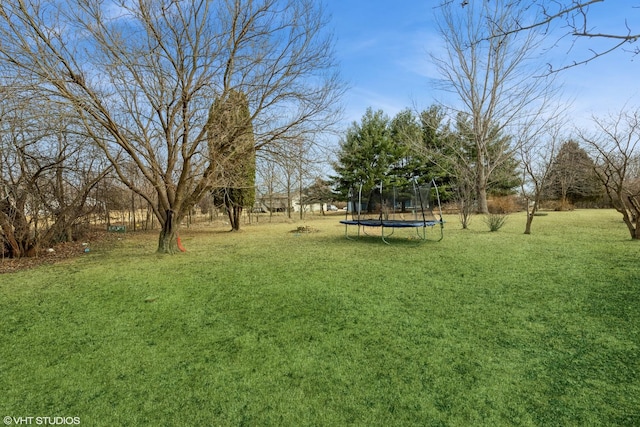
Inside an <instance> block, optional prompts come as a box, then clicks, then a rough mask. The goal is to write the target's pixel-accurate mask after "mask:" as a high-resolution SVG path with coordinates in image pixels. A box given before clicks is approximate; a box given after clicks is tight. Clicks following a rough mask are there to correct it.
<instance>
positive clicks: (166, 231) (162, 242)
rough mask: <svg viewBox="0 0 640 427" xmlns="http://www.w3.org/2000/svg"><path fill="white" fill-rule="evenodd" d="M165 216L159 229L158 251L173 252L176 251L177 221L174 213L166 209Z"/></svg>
mask: <svg viewBox="0 0 640 427" xmlns="http://www.w3.org/2000/svg"><path fill="white" fill-rule="evenodd" d="M165 214H166V218H165V220H164V224H163V225H162V230H160V238H159V239H158V253H163V254H175V253H177V252H178V225H179V223H178V221H177V218H176V217H175V213H174V212H173V211H172V210H171V209H168V210H167V211H166V212H165Z"/></svg>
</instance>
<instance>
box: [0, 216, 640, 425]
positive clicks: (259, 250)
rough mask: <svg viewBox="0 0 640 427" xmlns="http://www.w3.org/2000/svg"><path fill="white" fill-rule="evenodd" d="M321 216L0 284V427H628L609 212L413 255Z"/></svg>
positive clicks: (638, 388)
mask: <svg viewBox="0 0 640 427" xmlns="http://www.w3.org/2000/svg"><path fill="white" fill-rule="evenodd" d="M338 219H339V217H328V218H318V219H315V220H312V221H311V220H310V221H307V222H304V223H303V222H295V223H280V224H267V223H259V224H257V225H252V226H248V227H245V229H244V231H243V232H240V233H228V232H226V231H224V230H223V229H220V228H214V227H210V228H201V229H198V230H183V232H182V241H183V243H184V245H185V246H186V247H187V250H188V252H187V253H185V254H178V255H175V256H166V255H157V254H155V253H154V250H155V248H156V245H157V235H156V234H126V235H123V236H122V237H123V239H122V240H120V241H117V242H116V243H115V244H113V243H111V244H109V245H108V246H101V245H99V244H96V245H92V247H91V249H92V250H91V252H90V253H89V254H86V255H82V256H80V257H78V258H76V259H73V260H68V261H65V262H63V263H58V264H54V265H43V266H40V267H38V268H36V269H33V270H30V271H20V272H16V273H8V274H3V275H0V342H1V343H2V345H1V346H0V416H2V417H6V416H12V417H28V416H32V417H38V416H41V417H44V416H50V417H55V416H58V417H79V419H80V422H81V425H83V426H114V425H132V426H133V425H136V426H139V425H153V426H158V425H166V426H174V425H175V426H187V425H189V426H195V425H201V426H205V425H222V426H226V425H251V426H254V425H255V426H265V425H274V426H289V425H291V426H300V425H323V426H324V425H326V426H337V425H363V426H370V425H381V426H382V425H384V426H389V425H399V426H408V425H419V426H470V425H483V426H484V425H487V426H488V425H491V426H500V425H504V426H512V425H522V426H549V425H558V426H584V425H589V426H600V425H601V426H611V425H626V426H637V425H640V268H639V262H638V261H639V260H640V242H634V241H631V240H630V239H629V237H628V233H627V231H626V228H625V227H624V225H623V224H622V222H621V220H620V217H619V215H618V214H617V213H615V212H613V211H608V210H603V211H589V210H586V211H575V212H557V213H556V212H550V213H549V214H548V215H546V216H541V217H536V219H535V220H534V223H533V233H534V234H532V235H530V236H525V235H523V234H522V231H523V230H524V215H523V214H516V215H512V216H511V217H510V218H509V220H508V221H507V223H506V225H505V226H504V227H503V228H502V229H501V230H500V231H499V232H497V233H489V232H488V231H486V230H487V227H486V225H485V224H484V223H483V222H482V220H481V219H479V218H474V220H473V222H472V223H471V229H470V230H460V229H459V227H458V226H457V220H456V218H455V217H454V216H450V217H447V218H445V219H447V220H448V221H449V223H448V224H447V227H446V229H445V237H444V240H443V241H441V242H439V243H434V242H427V243H425V244H423V245H420V246H415V245H413V243H414V242H413V241H408V240H401V241H397V242H396V244H394V245H392V246H387V245H384V244H383V243H382V242H380V240H378V239H364V240H363V241H358V242H353V241H348V240H346V239H344V234H343V233H344V228H343V227H342V226H341V225H340V224H338ZM300 226H308V227H310V228H312V229H314V230H316V231H317V232H312V233H292V232H291V231H292V230H294V229H297V227H300ZM34 420H35V418H34ZM34 423H35V421H34Z"/></svg>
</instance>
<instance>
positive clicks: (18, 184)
mask: <svg viewBox="0 0 640 427" xmlns="http://www.w3.org/2000/svg"><path fill="white" fill-rule="evenodd" d="M50 107H51V105H50V103H49V102H48V101H47V100H43V99H37V98H30V99H28V100H25V99H21V98H19V97H17V96H15V94H12V95H11V96H10V97H6V98H4V99H1V100H0V236H2V245H0V251H1V252H2V255H3V256H9V257H14V258H19V257H25V256H26V257H30V256H35V255H37V254H38V251H39V249H40V248H41V247H42V246H44V245H47V246H48V245H51V244H54V243H57V242H64V241H72V240H74V239H75V238H78V237H80V234H81V233H82V232H83V231H85V230H81V228H82V227H83V225H86V223H87V222H88V215H89V214H90V213H92V212H93V211H94V210H95V209H96V208H97V205H96V202H95V191H94V190H95V188H96V185H97V184H98V183H99V182H100V181H101V180H102V178H103V177H104V176H105V175H106V174H107V173H108V172H109V170H110V168H109V167H108V165H107V164H106V162H104V161H101V160H102V158H101V157H100V156H95V153H90V152H89V151H84V150H82V148H83V145H84V143H85V142H86V141H85V140H83V139H82V138H79V137H77V136H76V134H75V132H74V128H75V127H76V126H77V124H74V123H73V122H72V121H70V120H69V117H66V116H64V115H60V114H55V115H54V114H52V108H50ZM53 110H55V109H53ZM57 113H60V111H57Z"/></svg>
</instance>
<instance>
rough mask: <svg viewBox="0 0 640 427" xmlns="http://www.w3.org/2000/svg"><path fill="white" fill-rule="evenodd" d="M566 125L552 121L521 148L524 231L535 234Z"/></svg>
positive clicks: (531, 136) (538, 129)
mask: <svg viewBox="0 0 640 427" xmlns="http://www.w3.org/2000/svg"><path fill="white" fill-rule="evenodd" d="M563 128H564V124H563V123H561V122H560V121H559V120H553V119H552V120H551V121H549V122H547V123H545V124H544V125H543V126H542V127H540V128H537V129H536V132H534V134H532V135H529V136H528V138H527V139H526V140H525V142H524V143H523V144H522V145H521V146H520V147H519V154H520V162H521V165H522V175H523V179H522V186H521V190H522V195H523V196H524V199H525V204H526V211H527V221H526V225H525V229H524V234H531V225H532V223H533V219H534V218H535V216H536V212H538V209H540V202H541V199H542V195H543V192H544V190H545V188H546V187H547V184H548V182H549V177H550V174H551V171H552V165H553V162H554V159H555V157H556V154H557V152H558V148H559V146H560V144H561V142H562V140H563V139H564V136H563V134H562V130H563Z"/></svg>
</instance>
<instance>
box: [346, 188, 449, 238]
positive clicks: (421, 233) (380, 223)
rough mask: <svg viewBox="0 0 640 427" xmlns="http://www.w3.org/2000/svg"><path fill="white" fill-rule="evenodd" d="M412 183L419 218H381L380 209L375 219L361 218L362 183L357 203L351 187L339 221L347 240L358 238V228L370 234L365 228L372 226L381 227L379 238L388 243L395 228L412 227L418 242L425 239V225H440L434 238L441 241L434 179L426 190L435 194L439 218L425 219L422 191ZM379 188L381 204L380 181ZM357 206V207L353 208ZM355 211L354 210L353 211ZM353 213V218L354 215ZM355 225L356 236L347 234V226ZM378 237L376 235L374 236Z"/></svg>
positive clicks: (437, 196) (438, 196) (441, 228)
mask: <svg viewBox="0 0 640 427" xmlns="http://www.w3.org/2000/svg"><path fill="white" fill-rule="evenodd" d="M412 184H413V190H414V197H415V196H416V195H417V197H415V198H416V199H417V200H418V201H419V203H420V206H419V209H416V208H415V207H414V216H416V217H417V213H418V212H419V213H420V215H421V216H422V218H421V219H419V218H414V219H413V220H404V219H401V220H397V219H384V218H383V215H384V213H383V211H382V209H381V211H380V214H379V217H378V218H377V219H372V218H363V214H362V186H363V184H362V183H361V184H360V186H359V189H358V204H357V205H355V203H354V198H355V194H354V193H355V192H354V191H353V189H351V190H350V191H349V205H348V207H347V211H346V215H345V219H344V220H342V221H340V223H341V224H344V225H345V231H344V234H345V237H346V238H347V239H349V240H357V239H359V238H360V234H361V232H360V230H361V229H362V233H363V234H365V235H367V236H371V234H369V233H367V228H369V227H372V228H374V227H375V228H380V229H381V233H380V234H381V236H380V237H381V238H382V241H383V242H384V243H386V244H387V245H390V244H391V243H390V242H389V241H387V238H388V237H391V236H392V235H393V234H394V232H395V229H396V228H414V229H415V230H416V236H417V237H418V243H423V242H425V241H427V240H428V239H427V231H426V230H427V227H430V228H432V227H435V226H436V225H439V226H440V237H439V238H438V239H437V240H436V241H437V242H439V241H441V240H442V239H443V238H444V222H445V221H444V220H443V218H442V207H441V205H440V193H439V192H438V186H437V185H436V183H435V180H433V179H432V180H431V182H430V183H429V184H428V186H427V187H426V188H427V191H428V192H430V191H431V188H433V189H434V190H435V196H436V201H437V208H438V216H439V218H440V219H427V216H426V215H425V211H426V209H425V206H424V205H425V200H423V199H422V192H421V191H420V188H421V187H420V186H418V184H417V181H416V180H415V179H413V180H412ZM378 187H379V189H380V202H381V205H383V203H382V201H383V199H382V196H383V191H382V190H383V188H382V183H380V184H379V185H378ZM426 203H427V209H428V212H429V214H430V216H432V217H433V218H435V215H434V213H433V208H432V206H431V203H430V201H429V200H427V201H426ZM392 205H393V206H394V208H395V205H396V201H395V191H394V200H393V204H392ZM356 206H357V209H356V208H355V207H356ZM349 207H351V210H349ZM354 211H355V212H354ZM349 214H351V216H352V219H348V218H349ZM354 214H355V218H353V217H354ZM354 225H355V226H357V234H356V237H355V238H353V237H351V236H350V235H349V226H354ZM386 229H391V232H390V233H388V234H385V230H386ZM376 237H378V236H376Z"/></svg>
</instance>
